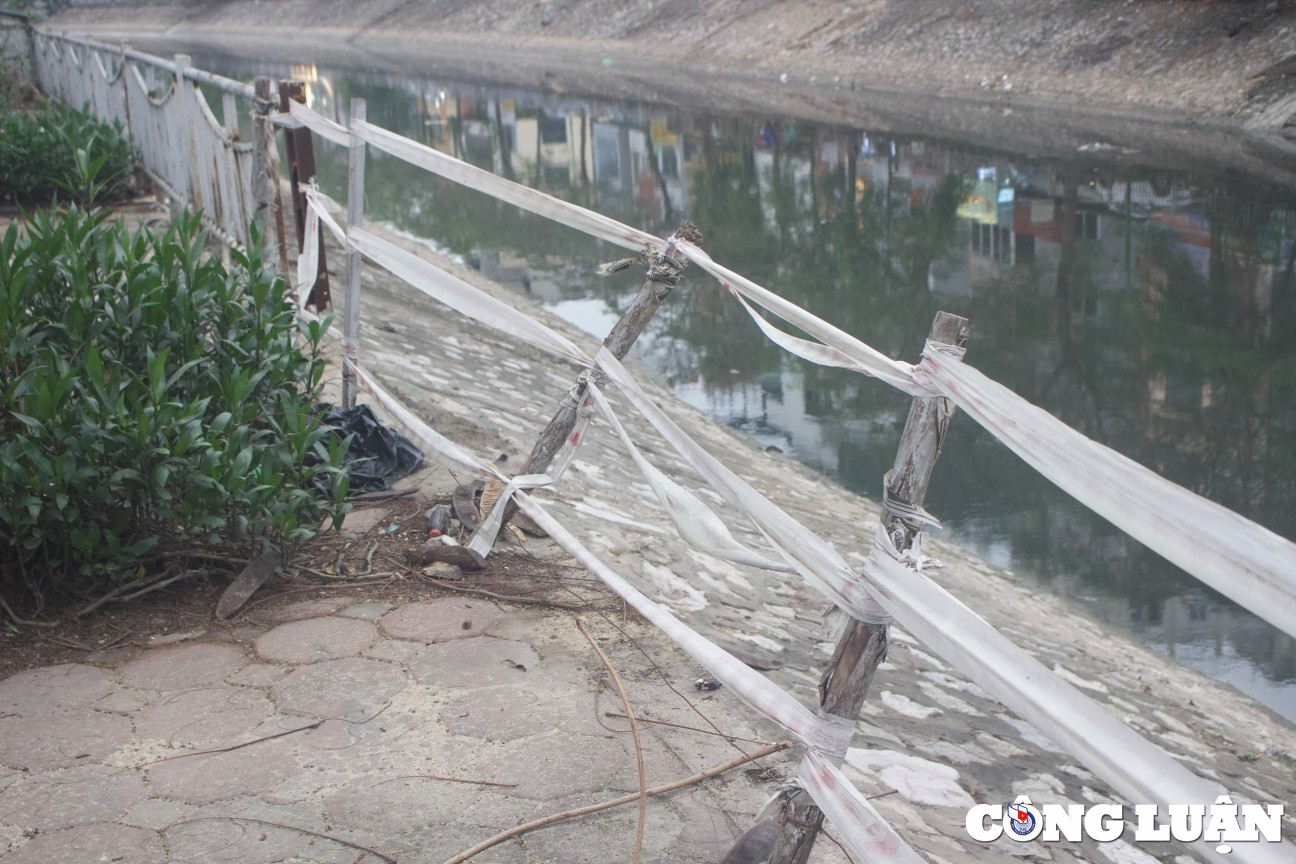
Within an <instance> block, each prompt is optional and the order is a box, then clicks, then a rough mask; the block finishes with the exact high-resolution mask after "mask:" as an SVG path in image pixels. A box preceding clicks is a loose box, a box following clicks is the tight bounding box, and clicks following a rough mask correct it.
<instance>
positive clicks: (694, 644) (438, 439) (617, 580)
mask: <svg viewBox="0 0 1296 864" xmlns="http://www.w3.org/2000/svg"><path fill="white" fill-rule="evenodd" d="M355 372H356V378H357V381H359V383H360V386H361V387H362V388H363V389H364V390H365V391H366V392H368V393H370V394H371V395H373V397H374V399H375V401H377V402H378V403H379V404H380V405H381V406H382V407H383V409H384V410H386V411H388V412H390V414H391V416H392V418H393V419H394V420H395V421H396V422H397V423H399V424H400V425H401V426H403V427H405V429H406V431H408V432H409V433H410V434H411V435H412V436H413V437H414V438H415V439H417V440H418V442H419V443H420V444H421V445H422V446H424V447H425V448H427V449H428V450H430V451H432V452H433V453H434V454H436V457H437V458H438V460H439V461H441V462H442V463H443V464H447V465H451V466H453V467H457V468H460V469H462V470H464V471H466V472H468V473H470V474H471V475H472V476H474V477H476V478H479V479H498V480H502V481H507V478H505V477H503V476H502V475H501V474H500V473H499V471H498V470H497V469H496V468H495V466H494V465H491V464H490V463H487V462H484V461H482V460H480V459H478V458H477V457H476V456H474V455H473V454H472V453H471V452H469V451H468V450H466V449H465V448H463V447H461V446H459V445H458V444H455V443H454V442H453V441H450V440H449V439H448V438H445V437H444V436H442V435H441V434H440V433H438V432H436V431H435V430H434V429H432V428H431V427H430V426H428V425H427V424H426V423H424V422H423V421H422V420H420V419H418V417H416V416H415V415H414V414H413V413H412V412H411V411H409V409H407V408H406V407H405V406H404V405H402V404H401V403H400V402H399V401H397V400H396V399H394V398H393V397H392V396H391V395H390V394H388V393H387V392H386V391H385V390H384V389H383V388H382V387H381V386H380V385H378V383H377V382H376V381H374V380H373V378H372V376H370V375H369V374H367V373H366V372H365V371H364V370H362V369H359V368H356V370H355ZM517 479H519V480H521V479H522V478H517ZM545 479H547V478H545ZM518 485H519V486H520V485H522V484H521V483H519V484H518ZM516 497H517V503H518V506H519V507H520V508H521V509H522V510H523V511H524V512H525V513H527V515H529V516H531V518H532V519H534V520H535V521H536V523H537V524H538V525H539V526H540V527H541V528H543V529H544V530H545V531H546V532H547V533H548V534H549V536H550V537H552V538H553V539H554V540H555V542H557V543H558V544H559V545H560V546H562V547H563V548H564V549H566V550H567V551H568V552H569V553H571V554H572V555H573V556H574V557H575V558H576V559H577V560H579V561H580V562H581V563H582V564H584V565H585V566H586V567H587V568H588V569H589V570H590V571H591V572H593V573H595V575H597V576H599V578H601V579H603V581H605V582H606V583H607V584H608V585H609V586H610V587H611V588H612V589H613V590H614V591H616V592H617V594H619V595H620V596H622V597H624V598H625V600H626V602H628V603H630V605H632V606H634V607H635V609H636V610H638V611H639V612H640V613H642V614H643V615H644V617H645V618H647V619H648V620H649V621H651V622H652V623H653V624H654V625H656V626H657V627H658V628H660V629H661V630H662V632H664V633H666V634H667V635H668V636H669V637H670V638H671V639H672V640H673V641H675V642H676V643H678V644H679V645H680V646H681V647H682V648H683V649H684V650H685V651H687V652H688V653H689V655H690V656H692V657H693V658H694V659H695V660H697V661H698V662H699V663H701V664H702V665H703V666H705V667H706V669H707V670H708V671H709V672H711V674H713V675H715V677H716V678H717V679H719V680H720V681H721V682H722V683H723V684H725V686H727V687H729V688H731V689H732V690H733V691H734V692H735V693H736V694H738V695H739V696H741V697H742V698H743V699H744V700H745V701H747V702H748V704H750V705H751V706H752V707H753V708H756V709H757V710H758V711H760V712H761V713H762V714H764V715H766V716H768V717H770V719H772V720H774V721H775V722H776V723H778V724H779V725H780V726H783V727H784V728H785V729H787V730H788V731H789V732H791V733H792V734H794V735H796V736H797V737H798V738H799V739H800V740H801V741H803V742H804V743H805V744H806V745H807V746H808V747H813V748H817V749H819V750H821V751H823V752H824V753H825V754H826V756H827V758H829V759H838V760H839V759H841V757H842V756H843V755H844V754H845V752H846V748H847V746H849V744H850V739H851V735H852V734H853V732H854V729H855V724H854V723H853V722H852V721H850V720H846V719H843V718H841V717H833V716H831V715H825V716H816V715H814V714H812V713H811V712H810V710H809V709H807V708H806V707H805V706H804V705H802V704H801V703H800V702H798V701H797V700H796V699H794V698H793V697H792V696H790V695H788V694H787V693H785V692H784V691H783V690H782V689H780V688H779V687H778V686H777V685H776V684H774V683H772V682H771V681H770V680H769V679H767V678H766V677H765V676H764V675H761V674H760V673H759V672H757V671H756V670H754V669H752V668H750V667H749V666H747V665H746V664H744V663H743V662H742V661H740V660H738V659H737V658H736V657H734V656H733V655H731V654H729V653H728V652H727V651H725V650H724V649H723V648H720V647H719V646H718V645H716V644H714V643H713V642H711V641H709V640H708V639H706V638H705V637H704V636H702V635H701V634H699V633H697V632H696V631H695V630H693V629H692V628H690V627H689V626H688V625H686V624H684V623H683V622H682V621H680V620H679V619H678V618H676V617H675V616H674V615H672V614H671V613H670V612H668V611H666V610H665V609H664V608H662V607H661V606H659V605H658V604H657V603H655V602H653V601H652V600H650V599H649V598H648V597H646V596H645V595H644V594H642V593H641V592H640V591H639V590H638V589H636V588H635V587H634V586H632V585H631V584H630V583H628V582H626V581H625V580H624V579H622V578H621V577H620V576H618V575H617V574H616V573H614V572H613V571H612V570H611V569H610V568H609V567H608V566H607V565H606V564H604V563H603V562H602V561H600V560H599V559H598V558H596V557H595V556H594V555H593V553H591V552H590V551H589V550H588V549H586V548H585V546H584V544H582V543H581V542H580V541H579V540H577V539H576V537H575V536H573V535H572V534H571V533H570V532H568V531H567V530H566V529H565V528H563V527H562V525H560V524H559V523H558V522H557V521H556V520H555V519H554V518H553V517H552V516H550V515H549V513H548V512H547V511H545V510H544V509H543V508H542V507H540V505H539V504H538V503H536V502H535V501H534V500H532V499H531V498H530V497H528V496H527V495H526V494H523V493H521V492H520V491H519V492H518V494H517V495H516ZM497 509H500V508H497Z"/></svg>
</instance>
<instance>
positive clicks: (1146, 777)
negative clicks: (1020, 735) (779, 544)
mask: <svg viewBox="0 0 1296 864" xmlns="http://www.w3.org/2000/svg"><path fill="white" fill-rule="evenodd" d="M894 553H895V549H894V548H893V547H891V546H890V541H889V540H888V539H887V538H886V534H885V533H884V532H883V531H882V530H880V529H879V531H878V537H877V539H876V540H875V543H874V548H873V552H872V553H871V554H870V555H869V557H868V560H867V562H866V563H865V565H864V576H865V578H866V579H867V580H868V582H869V586H870V587H871V588H872V589H873V593H874V596H876V597H877V599H878V601H879V602H880V603H881V604H882V605H883V606H885V607H886V608H887V610H888V611H889V612H891V614H892V615H894V616H895V619H896V620H897V621H899V622H900V624H901V625H903V626H904V628H905V629H906V630H908V631H909V632H910V633H912V634H913V635H914V636H915V637H917V638H918V640H919V641H921V642H922V643H923V644H924V645H925V646H927V647H930V648H931V649H932V650H933V651H935V652H936V653H937V654H939V655H940V656H941V657H944V658H945V659H946V660H947V661H949V663H950V664H952V665H953V666H955V667H956V668H958V670H959V671H961V672H962V673H963V674H965V675H967V676H968V678H970V679H971V680H973V681H975V682H977V684H979V685H981V686H982V687H984V688H985V689H986V690H988V691H989V692H990V693H991V694H992V695H994V697H995V698H996V699H998V700H999V701H1001V702H1003V704H1005V705H1007V706H1008V707H1009V708H1011V709H1012V710H1013V711H1014V712H1015V713H1016V714H1017V715H1018V716H1019V717H1021V718H1022V719H1023V720H1026V721H1028V722H1029V723H1031V724H1032V725H1033V726H1035V727H1036V728H1037V729H1039V730H1040V732H1042V733H1044V734H1045V735H1047V736H1048V737H1049V738H1050V739H1052V740H1053V741H1055V742H1057V744H1058V745H1059V746H1060V747H1062V748H1063V749H1065V750H1066V751H1067V752H1068V753H1070V754H1072V755H1073V756H1075V757H1076V758H1078V759H1079V760H1080V761H1081V762H1082V763H1084V766H1085V767H1086V768H1088V769H1089V770H1090V771H1092V772H1093V773H1094V774H1096V775H1098V776H1099V777H1101V778H1102V779H1103V780H1104V781H1106V782H1107V783H1109V784H1111V786H1112V788H1113V789H1115V790H1116V791H1117V792H1119V793H1120V794H1121V795H1123V796H1125V797H1126V798H1128V799H1129V800H1130V801H1132V802H1134V803H1136V804H1161V805H1170V804H1204V805H1207V806H1208V807H1209V805H1210V804H1211V802H1213V801H1214V800H1215V799H1216V797H1218V796H1219V795H1220V794H1222V792H1223V790H1222V787H1220V786H1219V785H1218V784H1216V783H1213V782H1210V781H1207V780H1203V779H1202V778H1200V777H1198V776H1197V775H1196V774H1193V773H1192V772H1191V771H1189V770H1188V769H1187V768H1185V767H1184V766H1183V765H1182V764H1181V763H1179V762H1178V761H1177V760H1175V759H1173V758H1171V757H1170V756H1168V755H1166V753H1165V752H1164V751H1162V750H1161V749H1160V748H1159V747H1157V746H1156V745H1155V744H1153V743H1151V742H1150V741H1147V740H1145V739H1144V738H1143V737H1141V736H1140V735H1139V734H1138V733H1137V732H1135V731H1133V730H1132V729H1130V728H1129V727H1128V726H1126V725H1125V724H1124V723H1122V722H1120V721H1119V720H1117V719H1116V718H1115V717H1113V716H1112V715H1110V714H1108V713H1107V712H1106V711H1105V710H1103V709H1102V708H1101V707H1100V706H1098V705H1097V704H1096V703H1095V702H1093V700H1091V699H1089V697H1087V696H1085V695H1084V694H1083V693H1081V692H1080V691H1079V690H1077V689H1076V688H1075V687H1073V686H1071V685H1070V684H1068V683H1067V682H1065V681H1063V680H1062V679H1061V678H1059V677H1058V676H1057V675H1055V674H1053V673H1052V672H1051V671H1050V670H1049V669H1047V668H1046V667H1045V666H1044V665H1043V664H1042V663H1040V662H1039V661H1038V660H1036V659H1035V658H1034V657H1032V656H1031V655H1029V654H1027V653H1026V652H1025V651H1023V650H1022V649H1021V648H1018V647H1017V646H1016V645H1014V644H1013V643H1012V642H1011V641H1010V640H1009V639H1008V638H1007V637H1005V636H1004V635H1003V634H1002V633H1000V632H999V631H998V630H996V629H995V628H994V627H991V626H990V625H989V624H987V623H986V622H985V620H983V619H982V618H981V617H980V616H979V615H977V614H976V613H975V612H973V611H972V610H971V609H969V608H968V607H967V606H964V605H963V604H962V603H961V602H959V601H958V600H957V599H956V598H955V597H954V596H952V595H951V594H950V593H949V592H948V591H946V590H945V589H944V588H942V587H941V586H939V585H937V584H936V583H935V582H933V581H932V580H931V579H929V578H927V577H926V576H924V575H922V574H921V573H915V572H914V571H913V570H911V569H909V568H908V567H905V566H904V565H902V564H900V563H899V562H898V561H896V560H894V558H893V557H892V556H893V555H894ZM1215 845H1216V844H1214V843H1201V844H1199V845H1198V847H1197V848H1198V851H1199V852H1201V853H1202V854H1207V853H1209V857H1210V858H1211V859H1212V860H1219V861H1221V862H1224V861H1229V860H1233V861H1246V862H1255V864H1260V862H1265V864H1268V862H1274V864H1277V862H1278V861H1280V860H1282V861H1291V860H1293V858H1292V857H1291V856H1292V852H1293V850H1292V848H1291V846H1290V845H1282V846H1280V845H1279V844H1270V843H1246V844H1238V845H1235V846H1234V847H1233V854H1232V855H1216V853H1215V851H1214V849H1215Z"/></svg>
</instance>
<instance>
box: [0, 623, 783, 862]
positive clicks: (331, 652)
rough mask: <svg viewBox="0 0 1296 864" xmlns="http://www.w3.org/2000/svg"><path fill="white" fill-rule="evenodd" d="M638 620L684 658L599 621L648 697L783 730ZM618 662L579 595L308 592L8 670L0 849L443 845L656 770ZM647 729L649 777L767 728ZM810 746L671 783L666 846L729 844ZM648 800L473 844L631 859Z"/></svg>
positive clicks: (449, 849)
mask: <svg viewBox="0 0 1296 864" xmlns="http://www.w3.org/2000/svg"><path fill="white" fill-rule="evenodd" d="M624 626H625V627H626V628H627V629H628V632H630V633H632V634H633V635H634V636H635V637H636V639H637V641H640V642H641V644H643V645H645V647H646V648H647V649H648V650H649V651H650V652H651V654H652V655H653V657H654V658H655V661H656V662H657V663H658V664H660V666H661V667H662V672H661V673H659V672H658V670H657V669H656V668H654V667H653V666H652V665H651V664H650V662H649V661H648V660H647V659H646V658H645V657H644V656H643V655H640V654H639V653H638V651H637V649H635V648H633V646H631V645H630V643H629V642H627V641H626V639H625V638H624V637H623V636H622V635H621V634H620V633H618V632H617V631H615V630H614V629H613V628H612V627H611V626H609V625H608V624H606V623H604V622H603V621H601V620H599V619H598V618H597V617H595V618H593V620H591V621H590V627H591V629H592V630H593V631H594V633H595V634H596V638H597V639H598V640H599V641H600V642H602V643H604V644H606V645H607V648H606V650H608V651H609V653H610V654H611V656H612V658H614V663H615V664H616V666H617V668H618V669H619V671H620V674H621V675H622V676H623V677H624V680H625V682H626V686H627V688H628V690H629V692H630V693H631V694H633V695H632V697H631V698H632V699H633V700H634V704H636V705H638V706H642V712H643V714H644V716H646V717H653V718H656V719H659V720H666V721H674V722H678V723H682V724H686V725H694V726H705V725H706V721H704V720H703V719H702V718H701V717H700V716H698V715H697V714H695V713H694V712H693V711H692V710H691V709H690V708H689V706H688V705H687V704H686V703H685V702H684V701H683V700H682V699H681V698H680V697H679V696H677V695H676V694H675V693H673V692H672V691H671V689H670V687H669V686H668V684H667V682H669V684H670V685H673V686H675V687H677V688H679V689H680V690H681V692H691V693H692V696H691V697H690V698H691V701H693V702H694V703H695V704H696V705H697V706H698V708H699V710H700V711H701V712H703V713H704V714H705V715H706V716H707V717H708V718H710V720H711V721H712V722H714V723H715V724H716V725H717V726H718V727H720V728H722V729H724V730H725V732H727V733H728V734H731V735H736V736H740V737H742V738H745V739H751V740H757V739H761V740H775V730H774V729H772V728H771V727H770V724H767V723H764V722H761V721H760V720H758V719H757V718H754V717H753V716H752V714H751V713H750V712H749V711H747V710H746V709H745V708H743V707H742V706H741V705H740V704H738V703H737V701H736V700H735V699H734V698H733V697H732V696H730V695H729V694H727V693H725V692H723V691H721V692H718V693H705V694H703V693H698V692H697V691H695V690H694V689H693V687H692V685H691V683H690V682H691V681H692V680H693V679H694V678H695V677H696V676H697V674H698V672H697V670H696V668H695V667H693V666H692V665H691V664H689V663H687V662H685V661H683V660H682V659H681V658H680V657H679V655H678V654H675V653H674V652H672V651H671V650H670V648H669V646H667V645H663V644H662V640H661V637H660V636H659V635H658V634H656V633H654V632H651V631H649V630H648V629H647V628H645V627H643V626H642V625H635V624H633V623H630V624H626V625H624ZM161 641H163V642H166V641H167V640H166V639H162V640H161ZM602 670H603V667H602V665H601V663H600V662H599V661H598V659H597V657H596V656H595V655H594V654H593V652H592V649H591V648H590V647H589V645H588V643H587V642H586V641H585V640H584V638H583V637H582V636H580V634H579V632H578V631H577V629H576V627H575V625H574V622H573V620H572V619H571V616H570V615H567V614H553V613H547V612H544V613H542V612H536V611H523V610H520V609H516V608H506V607H504V606H500V605H496V604H493V603H491V602H489V601H478V600H476V599H468V598H465V599H460V598H440V599H430V600H427V601H423V602H414V603H406V604H404V605H400V606H395V607H393V606H391V604H389V603H385V602H375V601H367V602H359V603H355V602H351V601H347V600H337V601H305V602H302V603H297V604H293V605H289V606H285V607H282V608H279V609H276V610H275V611H273V612H272V613H269V614H264V615H254V616H252V620H249V621H247V622H246V623H244V624H241V625H239V626H236V627H233V628H229V629H224V628H213V630H212V631H211V632H209V633H207V634H204V635H203V636H202V637H201V638H195V639H192V640H186V641H183V642H180V643H176V644H164V645H161V646H160V647H155V648H149V649H147V650H142V651H141V650H138V649H125V650H120V651H113V650H112V649H110V650H109V651H108V652H105V653H104V654H101V655H98V656H92V657H89V658H87V662H86V663H77V664H65V665H61V666H52V667H47V668H43V669H37V670H33V671H30V672H24V673H20V674H18V675H15V676H13V677H11V678H9V679H7V680H6V681H3V682H0V765H3V766H4V769H3V774H0V826H2V827H0V844H5V845H7V846H8V848H9V851H8V853H7V854H0V860H3V861H4V862H5V864H50V862H67V864H75V862H92V861H128V862H141V864H143V862H159V864H160V862H181V861H184V862H218V861H229V862H241V864H251V862H267V864H268V862H289V861H291V862H358V861H370V862H373V861H377V860H379V859H378V858H377V857H375V856H371V855H366V854H365V853H363V852H362V851H360V850H359V849H357V848H355V847H352V846H347V845H343V843H341V842H337V841H346V842H348V843H355V844H359V845H360V846H364V847H368V848H370V849H374V850H376V851H379V852H381V853H383V854H384V855H387V856H390V857H391V858H392V859H395V860H398V861H400V862H402V864H423V862H428V864H439V862H442V861H445V860H446V859H448V858H450V857H452V856H453V855H455V854H456V853H458V852H461V851H463V850H464V849H467V848H469V847H471V846H473V845H475V844H476V843H478V842H480V841H481V840H484V839H486V838H488V837H491V836H493V835H494V834H496V833H498V832H499V831H500V830H503V829H505V828H508V827H511V826H512V825H514V824H516V823H519V822H523V821H527V820H530V819H533V818H537V817H541V816H547V815H550V814H553V813H558V812H561V811H563V810H567V809H570V808H572V807H577V806H584V805H587V804H591V803H595V802H597V801H602V800H606V799H609V798H615V797H618V796H620V795H622V794H625V793H627V792H632V791H635V790H637V788H638V782H637V775H636V770H635V760H634V748H633V744H632V741H631V739H630V736H629V735H628V734H626V733H625V732H623V731H620V730H624V729H626V728H627V727H626V723H625V721H624V720H620V719H616V718H606V717H604V716H603V715H604V714H606V713H609V712H618V713H619V712H620V711H621V710H622V709H621V705H620V702H619V700H618V699H617V698H616V695H615V692H614V691H613V690H612V688H611V687H610V686H609V687H600V686H598V685H599V679H600V677H601V675H602ZM600 693H601V694H602V695H601V698H600V696H599V694H600ZM275 736H278V737H275ZM642 740H643V748H644V752H645V757H646V772H645V773H646V777H647V782H648V785H649V786H653V785H659V784H663V783H666V782H669V781H671V780H675V779H678V778H683V777H689V776H691V775H693V774H695V773H697V772H699V771H701V770H703V769H705V768H708V767H710V766H712V765H715V764H720V763H724V762H727V761H729V760H731V759H733V758H735V757H737V756H740V755H741V753H740V748H741V749H743V750H746V751H748V752H750V751H752V750H755V749H757V746H758V745H755V744H752V743H738V742H735V743H730V742H728V741H726V740H725V739H723V738H720V737H718V736H715V735H709V734H702V733H698V732H693V731H688V730H681V729H676V728H673V727H668V726H664V725H656V724H645V725H644V726H643V732H642ZM236 745H245V746H242V747H237V746H236ZM789 758H790V757H789V754H787V753H782V754H778V755H775V756H771V757H767V758H765V759H763V760H761V761H760V762H758V763H750V764H748V765H745V766H743V767H742V768H739V769H736V770H735V771H733V772H731V773H730V774H728V775H726V776H725V777H723V778H720V779H716V780H711V781H709V782H707V783H705V784H703V785H700V786H694V787H690V788H685V789H681V790H679V791H677V792H675V793H673V794H671V795H669V796H667V797H663V798H656V799H653V801H652V803H651V806H650V808H649V811H648V820H647V828H646V832H645V846H644V848H645V860H649V861H713V860H716V859H717V858H718V857H719V855H720V854H722V853H723V848H724V847H726V846H727V843H728V841H729V839H730V838H731V837H732V836H734V834H735V833H736V831H738V830H740V829H739V828H738V826H739V825H740V824H741V823H743V822H744V814H750V813H752V812H754V811H755V810H756V809H758V808H759V806H760V805H761V803H762V802H763V801H764V800H765V799H766V798H767V797H768V796H769V795H770V794H772V791H773V789H774V788H775V786H776V785H777V784H776V783H775V782H773V781H771V780H767V779H763V778H761V777H758V776H756V771H757V770H758V769H760V768H762V767H764V768H770V769H773V770H774V772H775V773H778V774H783V773H786V772H787V771H788V770H789V769H788V759H789ZM744 769H751V772H752V773H750V774H748V773H744ZM636 820H637V811H636V808H635V806H634V805H630V806H627V807H622V808H619V809H617V810H610V811H606V812H603V813H599V814H596V815H592V816H587V817H584V818H582V819H580V820H577V821H569V822H565V823H562V824H559V825H556V826H554V827H552V828H547V829H544V830H540V831H537V832H534V833H531V834H528V835H526V836H525V837H524V838H522V839H521V840H518V841H511V842H507V843H505V844H502V845H500V846H497V847H496V848H494V849H491V850H489V851H487V852H484V853H482V854H481V855H480V856H478V857H477V858H476V859H474V860H478V861H482V862H517V864H522V862H548V861H553V862H560V861H561V862H569V861H570V862H576V861H589V862H602V861H608V860H617V859H620V858H623V857H624V858H625V859H626V860H628V859H629V855H630V849H631V846H632V843H633V837H634V833H635V826H636ZM283 826H291V828H292V829H304V830H290V829H289V828H286V827H283ZM743 827H745V825H744V826H743ZM306 832H315V833H314V834H309V833H306ZM321 835H328V837H331V838H336V840H330V839H326V837H325V836H321Z"/></svg>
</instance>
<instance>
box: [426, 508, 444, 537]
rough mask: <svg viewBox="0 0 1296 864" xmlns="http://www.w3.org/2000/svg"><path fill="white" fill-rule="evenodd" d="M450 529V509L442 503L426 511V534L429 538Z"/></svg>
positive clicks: (438, 535)
mask: <svg viewBox="0 0 1296 864" xmlns="http://www.w3.org/2000/svg"><path fill="white" fill-rule="evenodd" d="M449 530H450V510H449V508H447V507H446V506H445V505H443V504H438V505H437V506H436V507H433V508H432V509H431V510H429V511H428V517H427V536H428V538H429V539H431V538H433V537H440V536H441V535H442V534H444V533H446V532H447V531H449Z"/></svg>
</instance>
